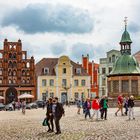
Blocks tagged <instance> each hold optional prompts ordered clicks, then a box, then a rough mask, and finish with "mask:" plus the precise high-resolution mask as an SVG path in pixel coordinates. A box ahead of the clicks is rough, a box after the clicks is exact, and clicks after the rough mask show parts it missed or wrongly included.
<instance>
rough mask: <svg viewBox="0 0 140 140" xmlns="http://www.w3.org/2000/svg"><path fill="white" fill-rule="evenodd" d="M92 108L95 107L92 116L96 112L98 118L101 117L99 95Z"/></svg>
mask: <svg viewBox="0 0 140 140" xmlns="http://www.w3.org/2000/svg"><path fill="white" fill-rule="evenodd" d="M92 109H93V114H92V117H91V118H93V117H94V115H95V114H96V120H98V119H99V110H100V103H99V97H98V96H96V97H95V99H93V101H92Z"/></svg>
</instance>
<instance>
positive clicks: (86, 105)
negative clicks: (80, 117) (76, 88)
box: [84, 98, 91, 119]
mask: <svg viewBox="0 0 140 140" xmlns="http://www.w3.org/2000/svg"><path fill="white" fill-rule="evenodd" d="M84 108H85V119H86V118H87V116H89V118H91V114H90V109H91V102H90V99H89V98H87V100H86V101H85V103H84Z"/></svg>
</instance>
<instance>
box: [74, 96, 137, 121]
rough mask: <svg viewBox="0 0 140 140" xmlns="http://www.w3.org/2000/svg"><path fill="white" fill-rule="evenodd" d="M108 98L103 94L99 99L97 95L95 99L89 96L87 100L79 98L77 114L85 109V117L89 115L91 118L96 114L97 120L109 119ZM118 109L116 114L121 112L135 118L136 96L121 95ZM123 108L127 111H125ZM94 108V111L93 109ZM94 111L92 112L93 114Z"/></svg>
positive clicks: (118, 99)
mask: <svg viewBox="0 0 140 140" xmlns="http://www.w3.org/2000/svg"><path fill="white" fill-rule="evenodd" d="M108 107H109V105H108V98H107V96H102V98H101V99H99V97H98V96H96V97H95V98H94V99H93V100H91V99H90V98H87V99H86V101H84V100H77V108H78V110H77V114H80V111H81V109H82V110H83V114H84V117H85V119H86V118H87V116H89V118H90V119H93V117H94V116H95V115H96V120H100V119H101V120H103V119H104V120H107V112H108ZM117 108H118V109H117V111H116V112H115V116H117V115H118V112H121V115H122V116H124V115H126V116H127V115H128V118H129V120H130V119H131V118H132V119H135V117H134V96H133V95H131V96H126V97H124V96H123V95H119V96H118V98H117ZM123 108H124V109H125V112H123ZM91 110H92V111H91ZM91 112H92V114H91Z"/></svg>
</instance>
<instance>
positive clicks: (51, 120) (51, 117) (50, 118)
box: [48, 116, 54, 131]
mask: <svg viewBox="0 0 140 140" xmlns="http://www.w3.org/2000/svg"><path fill="white" fill-rule="evenodd" d="M49 121H50V123H51V127H50V123H49ZM48 127H49V130H52V131H53V130H54V129H53V128H54V125H53V116H49V117H48Z"/></svg>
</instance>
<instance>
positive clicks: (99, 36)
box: [0, 0, 140, 62]
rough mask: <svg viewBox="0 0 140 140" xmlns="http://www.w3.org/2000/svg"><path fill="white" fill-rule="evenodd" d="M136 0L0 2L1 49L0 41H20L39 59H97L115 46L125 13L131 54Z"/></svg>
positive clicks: (136, 38) (136, 40) (136, 35)
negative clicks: (130, 42)
mask: <svg viewBox="0 0 140 140" xmlns="http://www.w3.org/2000/svg"><path fill="white" fill-rule="evenodd" d="M139 9H140V1H139V0H117V1H114V0H6V1H3V0H0V49H2V46H3V41H4V39H5V38H7V39H8V40H9V41H17V40H18V39H19V38H20V39H21V40H22V45H23V50H27V51H28V55H29V56H32V55H33V56H34V57H35V59H36V62H37V61H39V60H40V59H42V58H43V57H59V56H61V55H68V56H69V57H70V58H71V59H72V60H74V61H79V62H81V56H82V54H84V55H87V54H89V57H90V60H94V61H95V62H99V59H100V58H102V57H105V56H106V52H107V51H110V50H111V49H117V50H120V46H119V41H120V38H121V35H122V33H123V31H124V17H125V16H127V17H128V31H129V33H130V36H131V39H132V41H133V43H132V53H135V52H137V51H139V50H140V47H139V45H140V23H139V21H140V16H139V12H140V10H139Z"/></svg>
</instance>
